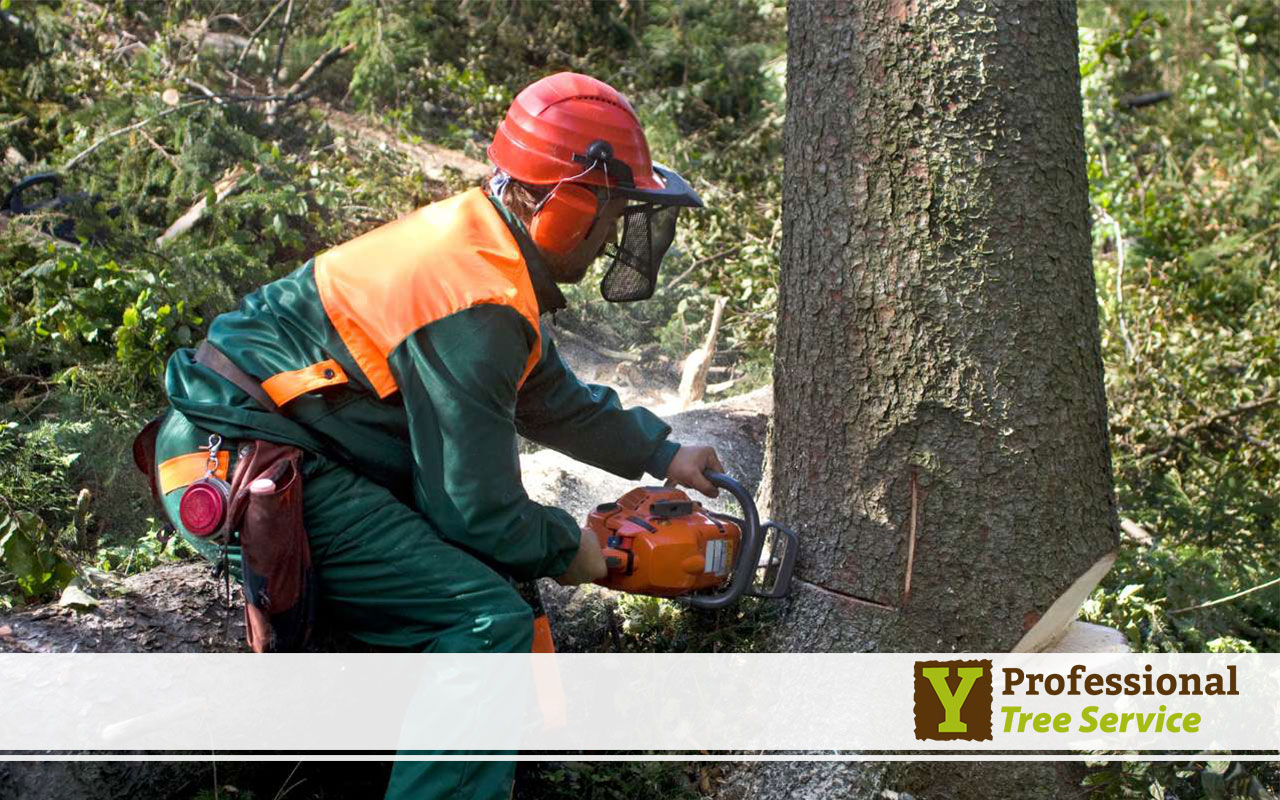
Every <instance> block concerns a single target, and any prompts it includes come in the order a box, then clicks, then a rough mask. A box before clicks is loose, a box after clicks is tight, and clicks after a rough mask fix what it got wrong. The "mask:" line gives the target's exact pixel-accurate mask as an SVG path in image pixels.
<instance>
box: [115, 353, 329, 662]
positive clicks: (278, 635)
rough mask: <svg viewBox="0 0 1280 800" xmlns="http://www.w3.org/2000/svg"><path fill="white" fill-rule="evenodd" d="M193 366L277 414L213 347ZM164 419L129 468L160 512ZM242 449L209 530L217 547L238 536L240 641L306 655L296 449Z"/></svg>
mask: <svg viewBox="0 0 1280 800" xmlns="http://www.w3.org/2000/svg"><path fill="white" fill-rule="evenodd" d="M195 360H196V361H197V362H198V363H201V364H203V365H205V366H206V367H208V368H209V369H211V370H213V371H214V372H216V373H217V374H219V375H221V376H222V377H223V378H225V379H226V380H228V381H230V382H231V383H233V384H234V385H236V386H237V387H239V388H240V389H242V390H243V391H245V392H246V393H247V394H249V396H250V397H253V398H254V399H255V400H257V401H258V402H259V403H261V404H262V405H263V406H264V407H265V408H267V409H269V410H271V411H273V412H276V413H280V409H279V408H278V407H277V406H276V405H275V403H273V402H271V400H270V398H269V397H267V395H266V393H265V392H264V391H263V390H262V387H261V385H260V384H259V383H257V382H256V381H254V380H253V378H251V377H250V376H249V375H247V374H246V373H245V372H244V371H242V370H241V369H240V368H239V367H237V366H236V365H235V364H233V363H231V361H230V359H228V358H227V357H226V356H225V355H223V354H222V353H221V352H220V351H218V350H217V349H216V348H214V347H213V345H210V344H209V343H208V342H202V343H201V344H200V346H199V348H197V350H196V354H195ZM264 401H265V402H264ZM166 413H167V412H166ZM164 417H165V415H161V416H160V417H157V418H156V419H154V420H152V421H151V422H149V423H148V424H147V426H146V427H145V428H143V429H142V432H141V433H140V434H138V436H137V438H135V439H134V442H133V458H134V463H135V464H136V465H137V467H138V469H139V470H141V471H142V472H143V473H144V474H146V475H147V478H148V481H149V482H150V485H151V493H152V496H153V497H154V498H155V499H156V501H157V502H158V503H159V504H160V506H161V508H162V509H163V508H164V503H163V493H164V492H165V491H166V490H167V489H168V488H170V487H169V486H166V485H165V484H166V483H167V481H166V480H164V478H163V476H162V475H161V469H160V465H158V464H157V463H156V457H155V456H156V452H155V451H156V437H157V435H158V434H159V430H160V426H161V424H162V423H163V421H164ZM241 445H242V446H241V448H240V451H239V460H238V461H237V463H236V465H235V469H234V470H232V473H231V475H230V476H229V477H230V483H229V484H226V483H224V484H222V485H223V486H224V487H225V489H224V490H221V491H223V492H225V497H224V498H223V501H224V502H225V509H224V510H223V513H225V518H223V519H221V520H220V525H217V526H213V527H216V528H217V530H218V531H219V532H220V535H221V536H222V537H223V538H222V541H223V544H224V547H225V544H226V543H227V541H228V540H229V539H230V536H231V535H232V533H233V532H234V533H237V534H238V537H239V544H240V551H241V587H242V589H243V594H244V600H245V607H244V616H245V636H246V638H247V639H248V643H249V647H250V648H251V649H252V650H253V651H254V652H255V653H266V652H298V651H301V650H303V649H305V646H306V644H307V642H308V640H309V638H310V635H311V630H312V627H313V625H314V622H315V609H316V595H317V587H316V577H315V572H314V570H313V569H312V565H311V548H310V545H309V543H308V540H307V532H306V529H305V527H304V526H303V517H302V473H301V460H302V450H300V449H299V448H297V447H293V446H291V445H284V444H279V443H277V442H269V441H265V440H261V439H255V440H251V441H249V442H242V443H241ZM210 453H211V455H210V456H209V457H208V458H209V465H210V470H209V472H207V473H206V478H211V477H214V476H213V475H212V474H211V473H212V472H213V471H214V469H213V468H214V467H215V465H216V464H217V460H216V459H217V454H216V452H215V451H214V448H213V447H211V448H210ZM194 455H198V456H203V455H204V454H203V453H197V454H194ZM180 458H183V459H187V458H188V456H182V457H180ZM166 463H168V462H166ZM224 474H225V473H224ZM215 481H217V479H216V478H215ZM217 482H220V481H217ZM202 483H205V484H206V485H207V484H208V483H214V481H209V482H206V481H205V480H203V479H202V480H200V481H195V482H188V485H187V487H186V489H185V490H184V491H191V490H192V489H193V487H196V485H197V484H202ZM202 488H203V487H202ZM184 499H185V497H184Z"/></svg>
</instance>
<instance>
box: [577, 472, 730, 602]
mask: <svg viewBox="0 0 1280 800" xmlns="http://www.w3.org/2000/svg"><path fill="white" fill-rule="evenodd" d="M587 528H588V529H589V530H591V531H592V532H594V533H595V535H596V536H597V537H598V538H599V540H600V549H601V550H602V551H603V552H604V557H605V564H606V565H607V566H608V568H609V574H608V575H607V576H605V577H604V578H602V579H601V580H599V581H596V583H598V584H600V585H601V586H605V587H608V588H610V589H617V590H619V591H623V592H630V593H631V594H647V595H653V596H656V597H677V596H680V595H685V594H689V593H691V592H697V591H702V590H704V589H715V588H716V587H718V586H720V585H721V584H723V583H724V582H725V580H726V579H727V578H728V577H729V575H730V573H732V572H733V567H734V559H735V558H737V556H738V548H739V546H740V545H741V541H742V531H741V530H740V529H739V527H738V526H737V525H736V524H734V523H733V522H731V521H730V520H728V519H725V518H724V517H719V518H717V517H713V516H711V515H710V514H708V513H707V512H706V511H704V510H703V508H702V504H701V503H699V502H697V501H694V500H690V499H689V496H688V495H687V494H685V493H684V492H682V491H680V490H679V489H665V488H655V487H641V488H639V489H632V490H631V491H629V492H627V493H626V494H625V495H623V496H622V497H621V498H619V500H618V502H616V503H603V504H601V505H599V506H596V509H595V510H594V511H592V512H591V513H590V514H589V515H588V516H587Z"/></svg>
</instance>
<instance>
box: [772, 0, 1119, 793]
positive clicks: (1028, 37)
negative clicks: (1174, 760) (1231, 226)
mask: <svg viewBox="0 0 1280 800" xmlns="http://www.w3.org/2000/svg"><path fill="white" fill-rule="evenodd" d="M788 17H789V25H790V29H789V34H788V36H789V39H788V69H787V97H788V106H787V122H786V145H785V147H786V154H785V169H786V176H785V181H784V189H783V234H784V236H783V247H782V274H781V286H780V311H779V322H778V338H777V351H776V361H775V368H774V397H775V413H774V419H773V426H772V429H771V433H770V451H769V456H768V461H769V464H768V467H767V474H766V480H768V481H769V482H770V492H769V497H770V503H771V510H770V514H771V516H773V517H774V518H776V519H782V520H786V521H787V522H788V523H789V524H791V525H793V526H794V527H795V528H796V529H797V530H799V531H801V532H802V536H803V540H804V544H803V549H802V553H801V561H800V565H799V572H798V574H799V578H800V579H801V581H802V582H801V583H800V584H799V589H798V591H797V593H796V596H795V597H794V599H793V601H792V602H791V603H790V605H789V607H788V610H787V612H786V615H785V619H784V620H783V622H782V624H780V625H779V626H778V633H777V636H776V641H775V646H776V647H778V649H785V650H801V651H871V650H879V651H886V650H895V651H968V652H983V651H1007V650H1009V649H1011V648H1012V647H1014V646H1015V644H1017V643H1018V641H1019V640H1020V639H1021V638H1022V637H1023V636H1024V634H1025V633H1027V631H1028V630H1030V629H1031V628H1032V627H1033V626H1034V625H1035V623H1036V622H1037V621H1038V620H1039V619H1040V617H1041V615H1043V614H1044V613H1045V611H1046V610H1047V609H1048V607H1049V606H1050V605H1051V604H1052V603H1053V601H1054V600H1055V599H1057V598H1058V597H1059V596H1060V595H1062V594H1063V593H1064V592H1065V591H1066V590H1067V589H1068V587H1069V586H1071V584H1072V583H1073V582H1075V581H1076V579H1077V578H1079V577H1080V576H1081V575H1083V574H1084V573H1085V572H1086V571H1088V570H1089V568H1090V567H1091V566H1093V565H1094V564H1095V563H1097V562H1098V561H1099V560H1100V559H1101V558H1103V557H1104V556H1106V554H1108V553H1109V552H1110V551H1111V550H1112V549H1113V548H1114V547H1115V544H1116V541H1117V535H1118V534H1117V520H1116V510H1115V502H1114V494H1113V489H1112V478H1111V466H1110V457H1109V453H1108V448H1107V429H1106V401H1105V397H1104V394H1103V382H1102V362H1101V356H1100V347H1099V336H1098V316H1097V305H1096V300H1095V295H1094V279H1093V273H1092V267H1091V259H1090V235H1089V218H1088V194H1087V180H1086V172H1085V160H1084V141H1083V138H1084V137H1083V125H1082V118H1081V105H1080V87H1079V71H1078V64H1077V53H1076V48H1077V39H1076V37H1077V32H1076V14H1075V3H1074V2H1072V1H1067V2H1059V1H1056V0H1055V1H1054V2H1041V1H1040V0H1022V1H1018V0H1000V1H996V0H927V1H922V2H913V1H912V0H864V2H857V3H847V2H825V1H822V2H818V1H814V2H799V3H792V4H790V5H789V6H788ZM882 773H883V769H882V768H880V767H867V768H865V769H859V768H846V769H845V770H844V772H843V773H842V774H833V773H832V771H831V770H826V769H821V770H806V769H805V768H796V769H792V770H777V769H772V770H768V771H759V772H757V773H756V774H755V776H754V777H753V778H752V779H751V782H752V787H751V790H750V793H751V794H753V795H758V796H764V797H773V796H777V797H780V796H799V795H803V794H805V793H806V790H805V788H804V787H806V786H807V787H811V788H814V789H815V790H817V787H819V786H822V785H826V786H834V785H842V786H845V787H848V791H850V792H852V796H868V797H870V796H878V790H876V789H875V788H874V787H879V786H882V785H884V782H885V781H886V780H892V776H890V777H889V778H886V777H884V776H883V775H882ZM1021 773H1022V774H1019V775H1018V776H1017V777H1016V778H1014V780H1015V781H1016V782H1017V784H1018V785H1019V786H1020V788H1021V791H1019V792H1018V796H1023V797H1034V796H1052V792H1053V791H1054V790H1053V776H1052V771H1051V770H1049V769H1048V768H1045V770H1044V771H1042V772H1037V771H1036V770H1035V769H1023V770H1022V771H1021ZM971 778H972V776H971V775H970V777H969V778H961V779H959V780H958V784H959V785H963V784H965V783H970V782H971ZM936 779H937V780H942V778H941V776H938V777H937V778H936ZM944 782H946V781H944ZM908 784H912V785H913V787H912V788H915V789H918V788H919V781H917V780H915V779H911V778H908V777H903V776H899V781H898V783H897V785H896V786H895V788H906V787H907V785H908ZM984 784H985V785H984ZM971 786H972V789H971V791H974V792H976V794H973V795H972V796H981V797H992V796H1006V795H1003V794H1001V793H1000V792H999V791H993V789H992V786H991V784H989V783H986V782H985V781H978V782H976V784H973V783H971ZM867 787H872V788H867ZM1036 787H1039V788H1036ZM940 791H942V792H943V794H940V795H938V796H948V795H949V796H953V797H959V796H966V795H965V793H964V792H963V791H960V792H959V793H957V792H956V791H955V790H954V789H953V788H948V789H943V790H940ZM818 793H819V794H822V791H821V790H818ZM925 796H926V797H928V796H933V795H930V794H929V793H928V792H926V794H925ZM1007 796H1014V795H1007Z"/></svg>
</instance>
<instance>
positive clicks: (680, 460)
mask: <svg viewBox="0 0 1280 800" xmlns="http://www.w3.org/2000/svg"><path fill="white" fill-rule="evenodd" d="M707 470H714V471H715V472H724V467H723V466H721V465H720V457H719V456H717V455H716V450H715V448H714V447H690V446H688V445H682V446H681V447H680V449H679V450H677V451H676V455H675V458H673V459H671V466H669V467H667V486H687V487H689V488H690V489H697V490H698V491H700V492H702V493H703V494H705V495H706V496H707V497H719V496H720V490H719V489H717V488H716V487H715V486H714V485H713V484H712V483H711V481H709V480H707V478H706V476H705V475H703V474H702V473H704V472H706V471H707Z"/></svg>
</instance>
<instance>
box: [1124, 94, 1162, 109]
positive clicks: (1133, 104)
mask: <svg viewBox="0 0 1280 800" xmlns="http://www.w3.org/2000/svg"><path fill="white" fill-rule="evenodd" d="M1171 97H1173V92H1165V91H1160V92H1147V93H1146V94H1134V95H1129V96H1128V97H1121V98H1120V105H1122V106H1124V107H1125V108H1143V107H1144V106H1153V105H1155V104H1156V103H1163V102H1164V101H1165V100H1168V99H1169V98H1171Z"/></svg>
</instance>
